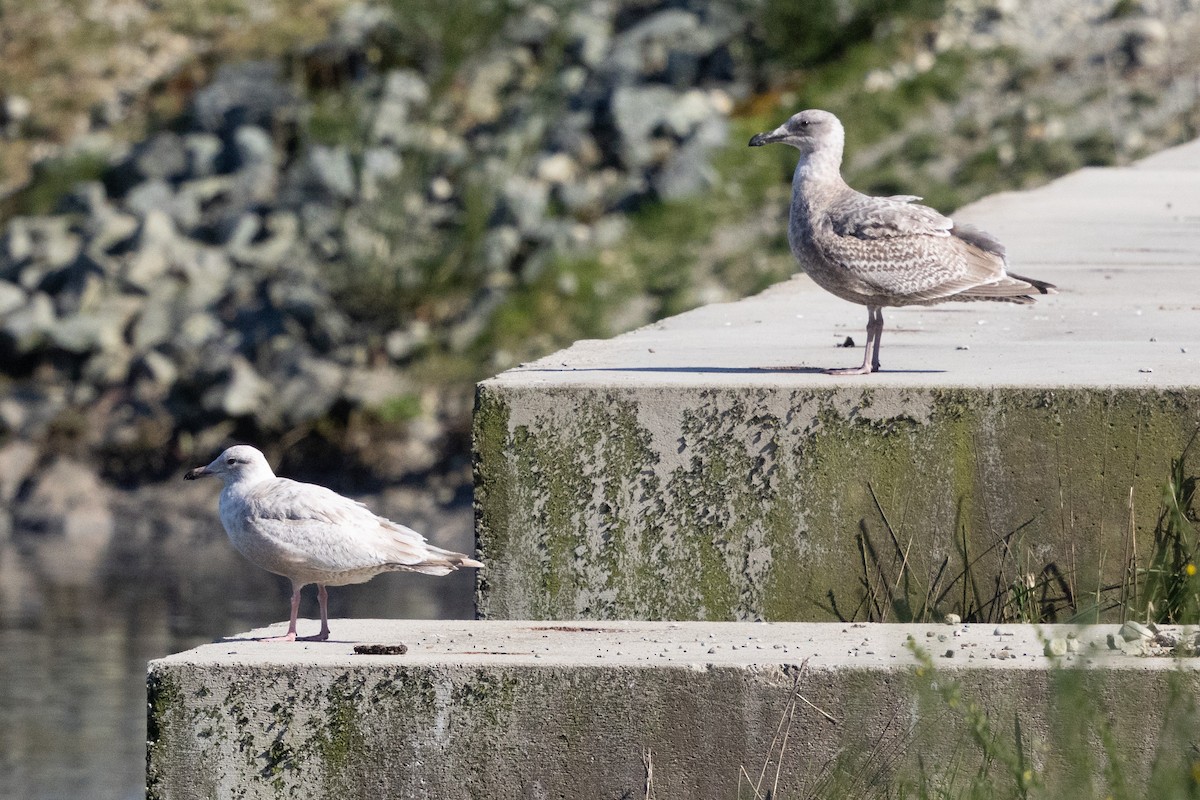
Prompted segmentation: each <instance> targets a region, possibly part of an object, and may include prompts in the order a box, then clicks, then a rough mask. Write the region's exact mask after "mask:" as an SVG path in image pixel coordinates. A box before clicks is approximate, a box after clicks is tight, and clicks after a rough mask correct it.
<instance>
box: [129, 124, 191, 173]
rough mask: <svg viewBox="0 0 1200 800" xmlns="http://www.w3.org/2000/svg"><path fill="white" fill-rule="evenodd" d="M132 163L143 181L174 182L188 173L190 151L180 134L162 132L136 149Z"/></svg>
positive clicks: (131, 158) (131, 159)
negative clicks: (173, 180)
mask: <svg viewBox="0 0 1200 800" xmlns="http://www.w3.org/2000/svg"><path fill="white" fill-rule="evenodd" d="M130 162H131V163H132V165H133V167H134V169H136V170H137V172H138V174H139V175H140V176H141V177H142V179H143V180H148V181H154V180H172V179H175V178H181V177H183V175H184V174H185V173H186V172H187V171H188V151H187V148H186V147H185V146H184V142H183V140H182V139H181V138H180V136H179V134H177V133H172V132H171V131H160V132H159V133H156V134H154V135H153V136H151V137H150V138H149V139H147V140H146V141H144V142H142V143H141V144H139V145H137V146H136V147H135V148H134V150H133V155H132V156H131V157H130Z"/></svg>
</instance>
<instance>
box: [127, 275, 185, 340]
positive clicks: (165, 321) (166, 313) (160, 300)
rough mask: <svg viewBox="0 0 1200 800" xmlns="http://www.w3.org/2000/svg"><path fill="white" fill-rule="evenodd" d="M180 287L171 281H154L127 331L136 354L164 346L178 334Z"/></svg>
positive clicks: (177, 283)
mask: <svg viewBox="0 0 1200 800" xmlns="http://www.w3.org/2000/svg"><path fill="white" fill-rule="evenodd" d="M182 293H183V287H182V286H180V284H179V281H176V280H173V279H167V280H161V281H157V282H156V283H155V284H154V286H153V287H152V288H151V289H150V293H149V294H148V295H147V296H146V302H145V303H144V304H143V306H142V310H141V313H140V314H138V317H137V319H136V320H135V321H134V323H133V325H132V326H131V328H130V333H129V335H130V344H132V345H133V348H134V349H135V350H137V351H139V352H144V351H146V350H149V349H150V348H152V347H157V346H158V345H160V344H165V343H166V342H169V341H170V340H171V337H172V336H173V335H174V334H175V332H176V331H177V330H178V327H179V324H180V321H181V320H180V318H179V312H180V309H179V305H180V303H179V298H180V296H181V295H182Z"/></svg>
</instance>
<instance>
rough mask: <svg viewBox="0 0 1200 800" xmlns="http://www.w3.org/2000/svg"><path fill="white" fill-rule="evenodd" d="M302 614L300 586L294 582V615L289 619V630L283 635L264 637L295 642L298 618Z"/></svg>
mask: <svg viewBox="0 0 1200 800" xmlns="http://www.w3.org/2000/svg"><path fill="white" fill-rule="evenodd" d="M299 616H300V587H299V586H297V585H296V584H295V582H293V583H292V616H291V618H290V619H289V620H288V630H287V633H285V634H284V635H283V636H273V637H271V638H270V639H262V640H261V641H264V642H294V641H296V618H297V617H299Z"/></svg>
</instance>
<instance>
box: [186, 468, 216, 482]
mask: <svg viewBox="0 0 1200 800" xmlns="http://www.w3.org/2000/svg"><path fill="white" fill-rule="evenodd" d="M205 475H212V472H210V471H209V469H208V467H196V468H195V469H189V470H188V471H187V474H186V475H184V476H183V479H184V480H185V481H194V480H196V478H203V477H204V476H205Z"/></svg>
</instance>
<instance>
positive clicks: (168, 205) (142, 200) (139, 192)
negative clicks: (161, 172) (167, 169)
mask: <svg viewBox="0 0 1200 800" xmlns="http://www.w3.org/2000/svg"><path fill="white" fill-rule="evenodd" d="M125 207H126V208H127V209H129V210H130V211H132V212H133V213H134V214H136V215H137V216H139V217H145V216H146V215H147V214H149V213H150V212H152V211H160V212H165V213H166V214H168V215H169V216H170V217H171V218H172V219H173V220H175V223H176V225H178V227H179V228H180V229H181V230H191V229H192V228H194V227H196V225H198V224H199V223H200V203H199V201H198V199H197V198H196V197H195V195H193V194H191V193H190V192H179V193H176V191H175V189H174V188H173V187H172V186H171V185H170V184H169V183H167V182H166V181H164V180H161V179H154V180H149V181H146V182H145V183H140V184H138V185H137V186H135V187H133V188H132V189H130V190H129V194H127V195H126V196H125Z"/></svg>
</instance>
